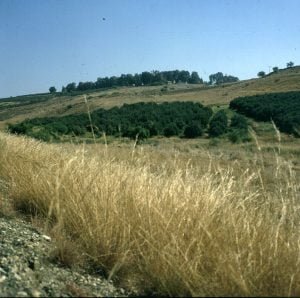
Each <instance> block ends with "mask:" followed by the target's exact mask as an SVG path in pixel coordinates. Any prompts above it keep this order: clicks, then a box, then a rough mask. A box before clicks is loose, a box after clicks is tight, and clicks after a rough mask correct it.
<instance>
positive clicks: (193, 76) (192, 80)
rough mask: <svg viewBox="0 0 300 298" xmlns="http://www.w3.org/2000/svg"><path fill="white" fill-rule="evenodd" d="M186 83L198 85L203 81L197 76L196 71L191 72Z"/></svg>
mask: <svg viewBox="0 0 300 298" xmlns="http://www.w3.org/2000/svg"><path fill="white" fill-rule="evenodd" d="M188 82H189V83H190V84H200V83H203V80H202V79H201V78H200V77H199V75H198V73H197V72H196V71H193V72H192V74H191V77H190V79H189V80H188Z"/></svg>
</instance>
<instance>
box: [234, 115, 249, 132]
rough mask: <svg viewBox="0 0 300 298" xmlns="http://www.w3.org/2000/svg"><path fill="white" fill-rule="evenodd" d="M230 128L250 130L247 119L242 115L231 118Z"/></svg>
mask: <svg viewBox="0 0 300 298" xmlns="http://www.w3.org/2000/svg"><path fill="white" fill-rule="evenodd" d="M230 127H231V128H234V129H242V130H247V129H248V122H247V118H246V117H244V116H243V115H240V114H235V115H234V116H233V117H232V118H231V123H230Z"/></svg>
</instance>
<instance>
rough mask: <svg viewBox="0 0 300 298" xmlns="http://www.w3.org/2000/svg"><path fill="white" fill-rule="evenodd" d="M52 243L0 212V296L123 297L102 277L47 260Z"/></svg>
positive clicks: (122, 293)
mask: <svg viewBox="0 0 300 298" xmlns="http://www.w3.org/2000/svg"><path fill="white" fill-rule="evenodd" d="M54 246H55V243H54V241H53V240H52V239H51V238H50V237H49V236H48V235H43V234H42V233H41V232H39V231H38V230H37V229H36V228H34V227H33V226H32V225H30V224H29V223H27V222H26V221H24V220H22V219H19V218H8V217H5V216H2V215H1V213H0V297H58V296H59V297H82V296H85V297H86V296H91V297H99V296H100V297H126V296H127V294H126V293H125V291H124V290H123V289H121V288H116V287H115V286H114V285H113V284H112V283H111V282H108V281H107V280H105V279H104V278H103V277H101V276H94V275H90V274H88V273H86V272H84V271H82V270H81V271H79V270H77V271H76V270H72V269H69V268H65V267H61V266H59V264H57V263H54V261H53V260H51V259H50V257H49V255H50V251H51V250H52V249H53V248H54Z"/></svg>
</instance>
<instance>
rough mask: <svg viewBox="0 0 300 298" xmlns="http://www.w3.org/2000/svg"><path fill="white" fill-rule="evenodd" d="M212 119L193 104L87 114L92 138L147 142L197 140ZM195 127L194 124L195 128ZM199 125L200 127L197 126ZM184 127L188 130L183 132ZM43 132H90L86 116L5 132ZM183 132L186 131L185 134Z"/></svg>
mask: <svg viewBox="0 0 300 298" xmlns="http://www.w3.org/2000/svg"><path fill="white" fill-rule="evenodd" d="M211 115H212V110H211V108H208V107H204V106H202V105H201V104H200V103H193V102H172V103H168V102H164V103H161V104H156V103H144V102H140V103H136V104H130V105H129V104H124V105H123V106H122V107H114V108H112V109H109V110H104V109H99V110H96V111H94V112H93V113H91V119H92V123H93V129H94V132H95V134H96V135H98V136H100V135H102V132H105V133H106V134H107V135H114V136H123V137H130V138H135V137H136V135H137V134H139V138H140V139H142V138H148V137H152V136H156V135H164V136H167V137H170V136H176V135H177V136H179V135H182V134H184V135H185V136H186V137H192V138H193V137H197V136H200V135H201V133H202V129H205V128H206V127H207V124H208V122H209V119H210V117H211ZM195 123H198V124H197V125H196V124H195ZM200 124H201V125H200ZM187 127H188V128H187ZM40 128H43V129H45V130H46V131H48V132H49V133H52V134H54V135H64V134H70V135H74V134H75V135H77V136H81V135H84V134H85V133H86V132H87V131H88V132H91V124H90V121H89V118H88V116H87V115H86V114H79V115H68V116H64V117H56V118H55V117H52V118H35V119H31V120H27V121H25V122H22V123H20V124H15V125H10V126H9V130H10V131H11V132H14V133H18V134H31V135H32V131H36V130H39V129H40ZM185 130H187V131H186V132H185Z"/></svg>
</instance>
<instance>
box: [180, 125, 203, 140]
mask: <svg viewBox="0 0 300 298" xmlns="http://www.w3.org/2000/svg"><path fill="white" fill-rule="evenodd" d="M183 134H184V137H186V138H191V139H193V138H197V137H200V136H201V135H202V127H201V125H200V124H197V123H192V124H190V125H188V126H186V128H185V129H184V133H183Z"/></svg>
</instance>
